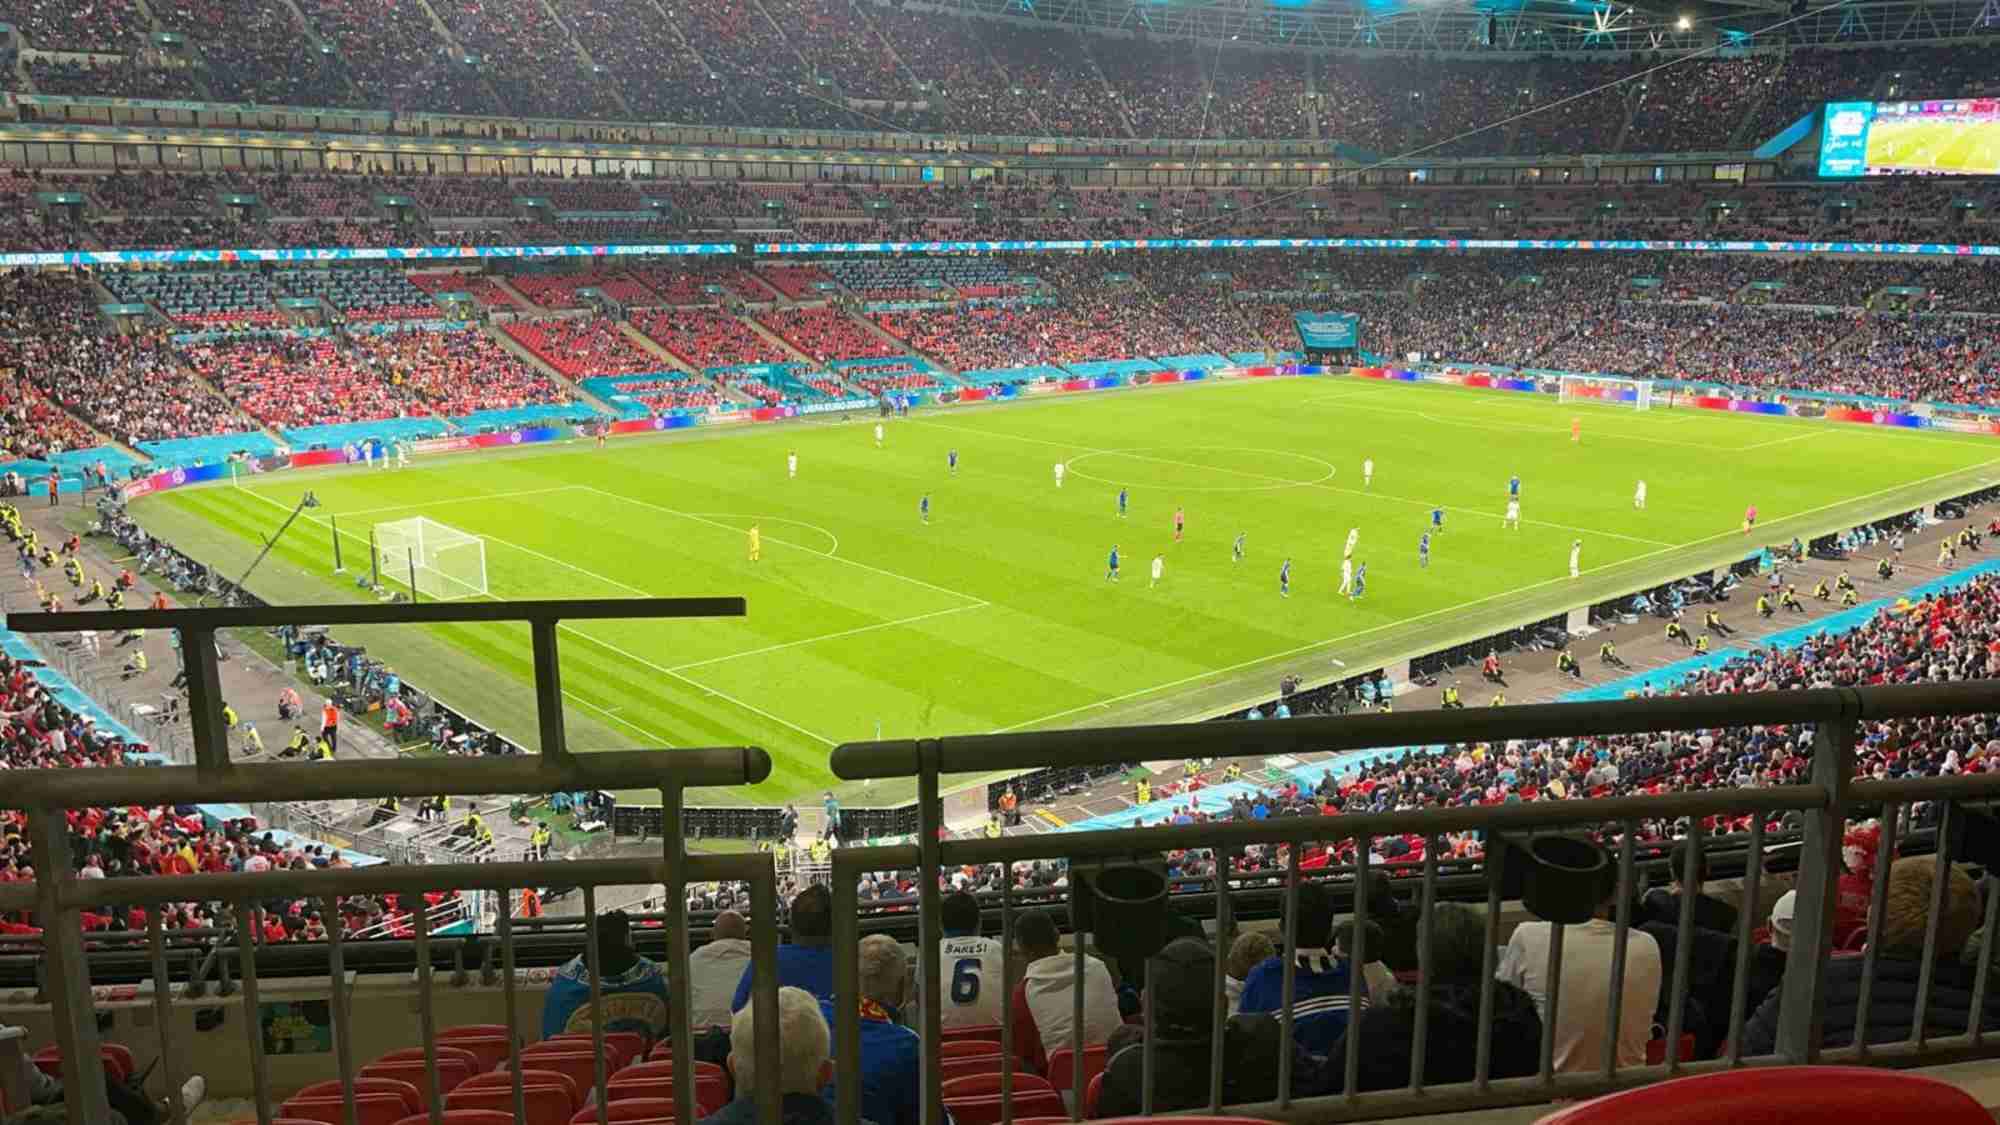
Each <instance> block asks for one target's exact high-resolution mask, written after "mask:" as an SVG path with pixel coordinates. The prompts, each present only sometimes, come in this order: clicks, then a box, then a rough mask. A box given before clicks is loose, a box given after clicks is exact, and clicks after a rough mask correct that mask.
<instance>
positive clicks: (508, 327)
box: [501, 316, 667, 379]
mask: <svg viewBox="0 0 2000 1125" xmlns="http://www.w3.org/2000/svg"><path fill="white" fill-rule="evenodd" d="M501 331H503V332H505V333H507V335H508V336H509V337H511V338H512V339H513V340H514V342H515V343H518V344H520V345H521V346H522V347H524V348H526V349H528V350H529V351H531V352H533V353H534V354H535V358H537V359H539V360H541V361H542V362H543V363H546V364H548V365H549V366H550V367H553V368H555V369H556V371H557V372H559V373H561V374H562V376H563V377H564V378H567V379H589V378H592V377H595V376H598V375H629V374H631V373H633V372H635V371H658V370H660V369H661V368H663V367H665V366H667V362H666V361H665V360H663V359H661V358H660V357H658V356H656V355H652V354H651V353H649V352H646V351H643V350H641V349H640V347H639V346H638V345H637V344H634V343H633V342H632V340H631V338H630V337H628V336H626V335H625V332H624V330H623V329H621V328H620V327H619V325H618V322H617V321H613V320H607V319H605V318H603V317H595V316H593V317H575V318H570V319H565V320H511V321H508V322H507V323H506V324H503V325H501Z"/></svg>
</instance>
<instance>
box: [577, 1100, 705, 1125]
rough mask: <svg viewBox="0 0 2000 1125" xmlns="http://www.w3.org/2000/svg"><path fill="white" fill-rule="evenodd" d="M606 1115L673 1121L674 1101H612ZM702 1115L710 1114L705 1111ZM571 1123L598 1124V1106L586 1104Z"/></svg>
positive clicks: (631, 1119)
mask: <svg viewBox="0 0 2000 1125" xmlns="http://www.w3.org/2000/svg"><path fill="white" fill-rule="evenodd" d="M604 1113H605V1116H606V1117H608V1118H610V1119H611V1120H613V1121H622V1122H628V1123H636V1122H641V1121H672V1120H673V1119H674V1103H673V1102H672V1101H670V1100H667V1099H664V1098H627V1099H624V1100H622V1101H615V1102H612V1103H610V1104H608V1105H606V1106H605V1107H604ZM702 1116H704V1117H706V1116H708V1114H707V1112H706V1111H704V1112H703V1114H702ZM569 1125H597V1107H596V1106H586V1107H584V1108H583V1109H579V1110H577V1111H576V1116H574V1117H572V1118H570V1119H569Z"/></svg>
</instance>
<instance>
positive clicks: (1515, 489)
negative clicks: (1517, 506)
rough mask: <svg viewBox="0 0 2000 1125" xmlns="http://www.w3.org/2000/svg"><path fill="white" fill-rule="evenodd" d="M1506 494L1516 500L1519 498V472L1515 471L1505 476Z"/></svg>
mask: <svg viewBox="0 0 2000 1125" xmlns="http://www.w3.org/2000/svg"><path fill="white" fill-rule="evenodd" d="M1507 495H1508V496H1510V497H1512V498H1514V499H1516V500H1518V499H1520V498H1521V474H1519V473H1515V474H1514V475H1513V476H1511V477H1508V478H1507Z"/></svg>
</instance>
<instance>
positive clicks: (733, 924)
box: [709, 910, 750, 941]
mask: <svg viewBox="0 0 2000 1125" xmlns="http://www.w3.org/2000/svg"><path fill="white" fill-rule="evenodd" d="M709 936H710V937H711V938H712V939H713V940H715V941H725V940H728V939H730V938H748V937H749V936H750V923H748V922H745V921H744V920H743V915H741V914H738V913H736V912H735V911H734V910H725V911H723V912H722V913H720V914H717V915H716V916H715V929H714V931H713V932H712V933H711V934H710V935H709Z"/></svg>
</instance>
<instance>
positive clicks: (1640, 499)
mask: <svg viewBox="0 0 2000 1125" xmlns="http://www.w3.org/2000/svg"><path fill="white" fill-rule="evenodd" d="M1632 506H1633V507H1634V508H1637V509H1639V510H1640V511H1642V512H1643V511H1645V510H1646V482H1645V481H1643V480H1642V481H1640V482H1639V487H1637V488H1635V489H1633V490H1632Z"/></svg>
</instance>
